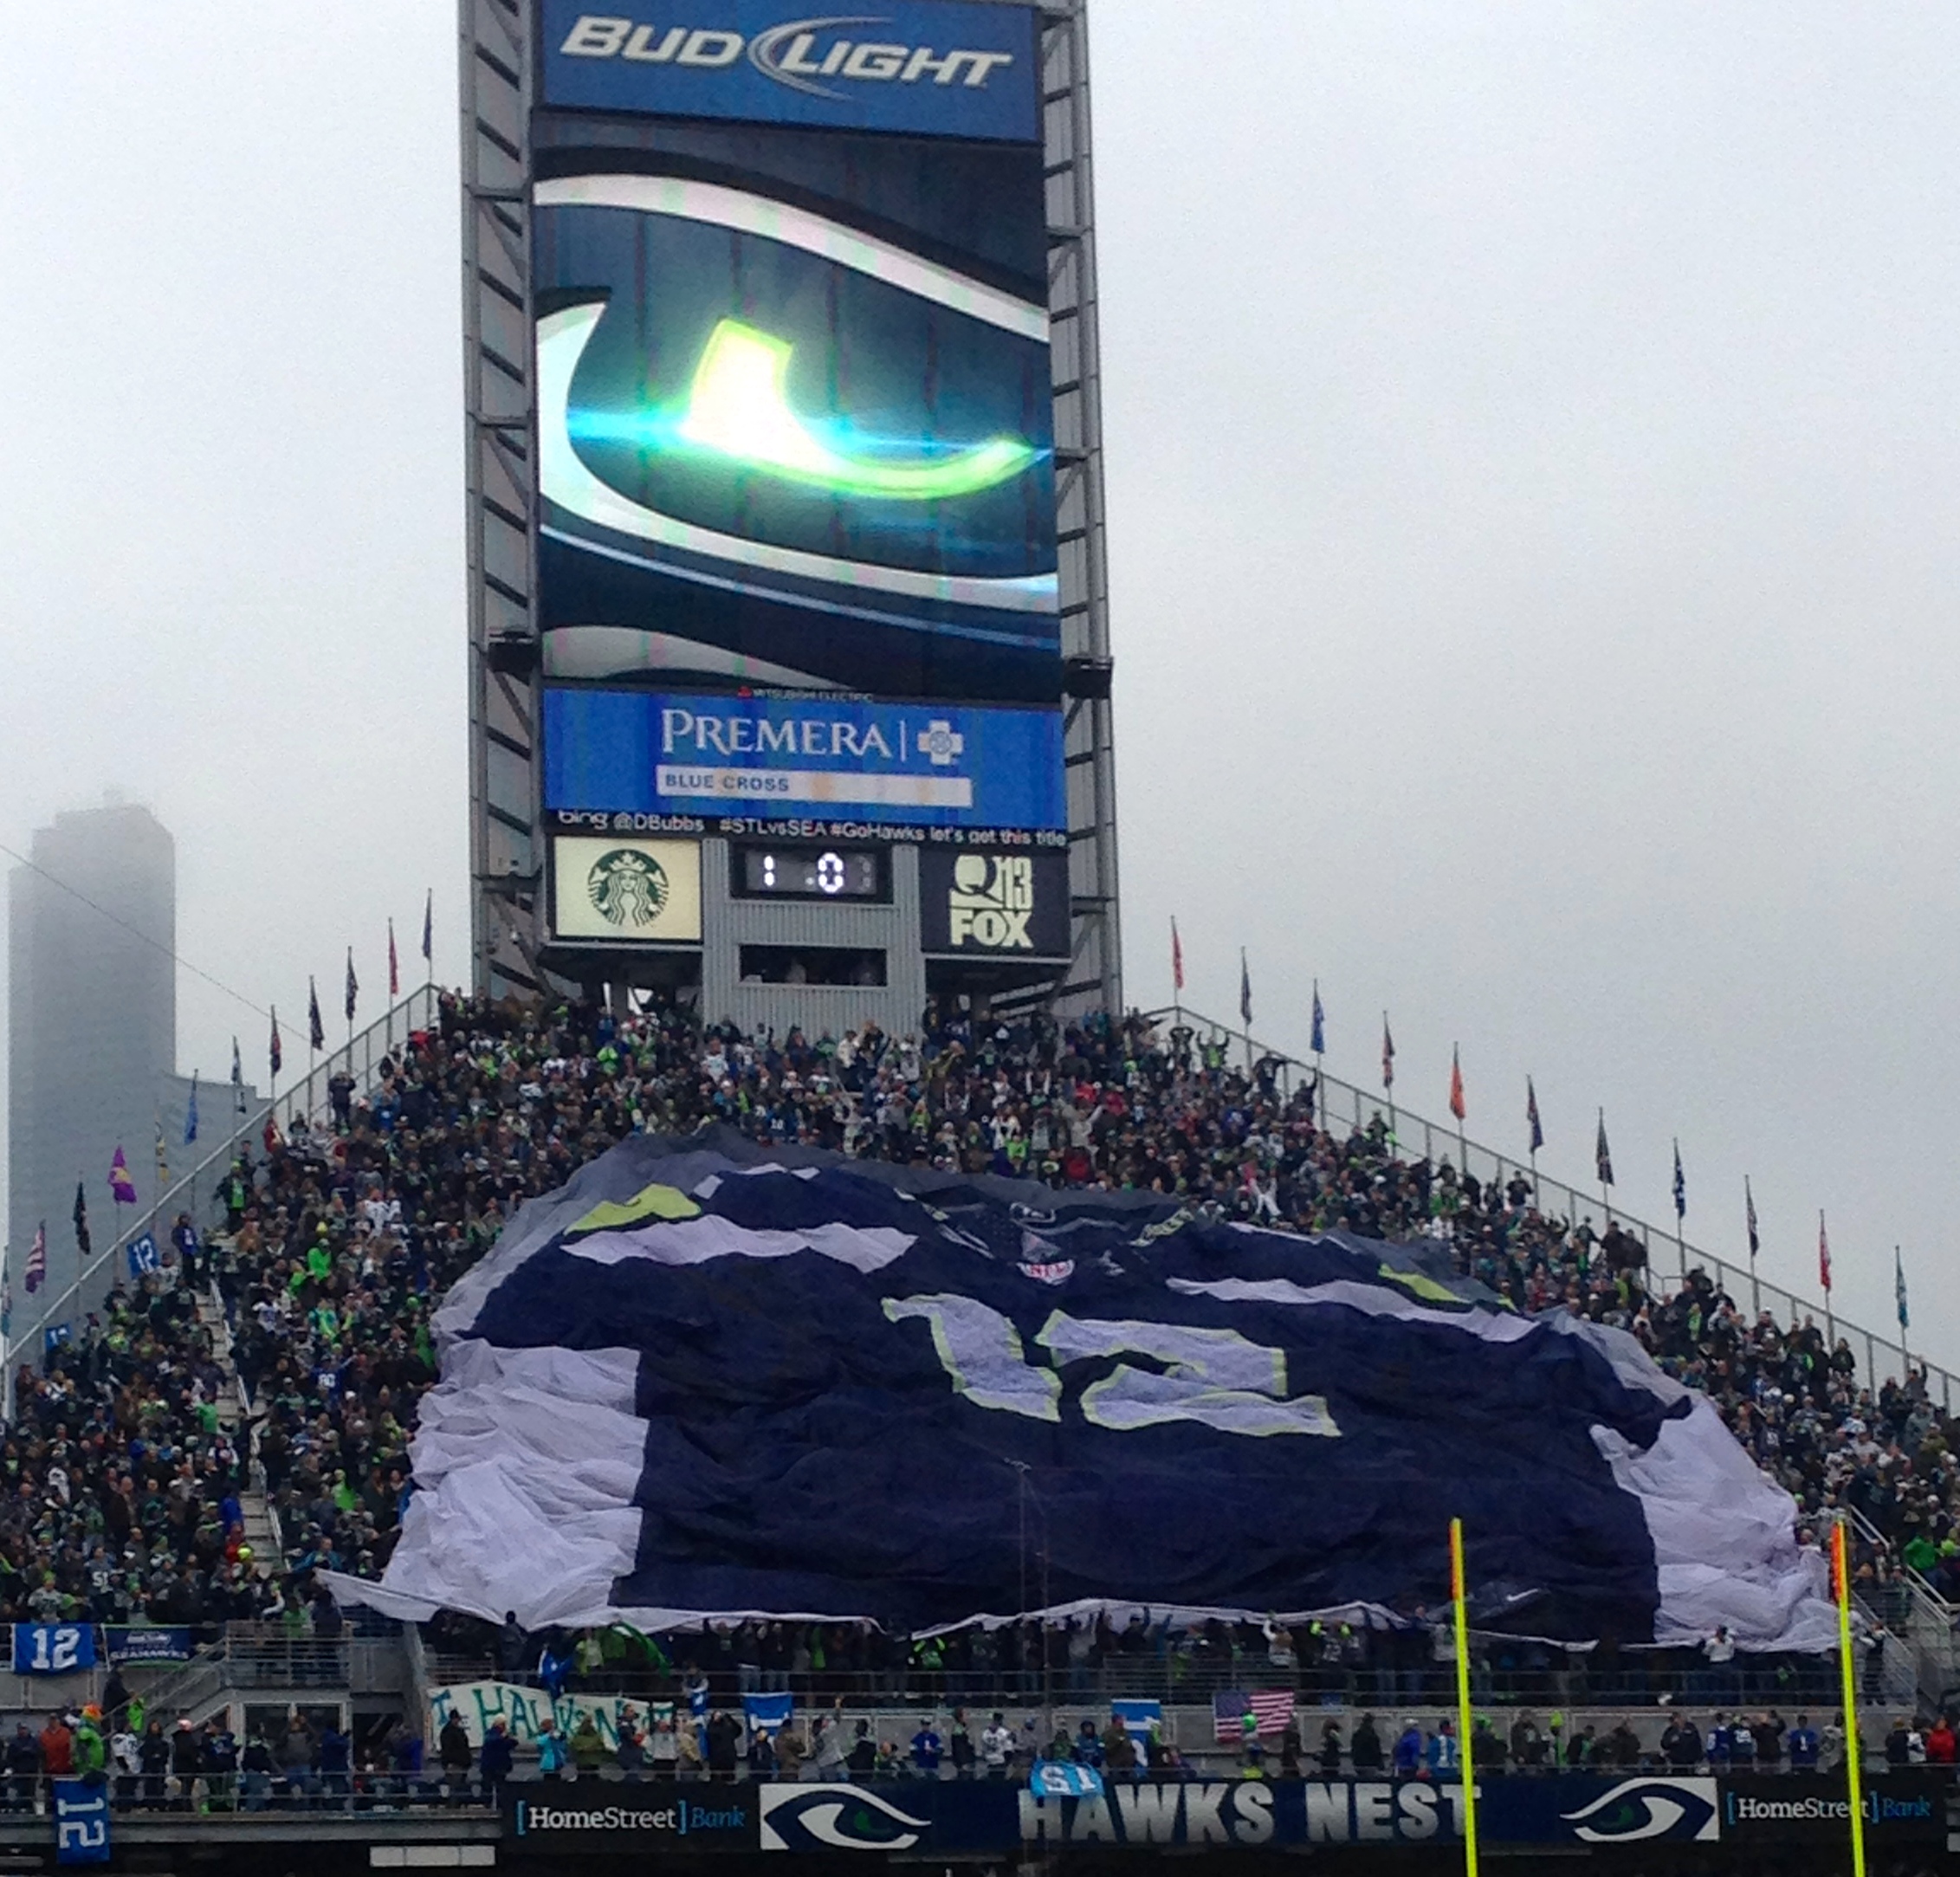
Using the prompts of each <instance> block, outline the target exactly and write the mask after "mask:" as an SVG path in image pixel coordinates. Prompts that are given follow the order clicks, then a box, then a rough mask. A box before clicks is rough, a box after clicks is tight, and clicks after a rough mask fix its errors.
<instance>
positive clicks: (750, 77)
mask: <svg viewBox="0 0 1960 1877" xmlns="http://www.w3.org/2000/svg"><path fill="white" fill-rule="evenodd" d="M807 11H808V10H807V9H806V8H804V9H799V8H798V7H796V6H795V5H793V4H789V5H786V4H785V3H784V0H695V3H694V4H693V5H691V6H689V7H688V8H686V9H684V10H682V12H681V13H676V12H674V11H673V10H671V9H665V8H663V9H662V10H660V11H659V12H658V14H656V13H655V12H654V10H652V9H650V8H647V7H641V8H638V9H637V10H636V9H634V8H632V7H626V8H619V7H605V6H594V5H592V3H591V0H545V4H544V7H543V9H542V10H541V14H540V33H541V45H540V51H541V54H542V68H543V74H544V87H543V101H544V102H545V103H546V104H547V105H553V106H569V107H575V108H582V109H587V110H599V111H618V112H633V113H653V114H656V115H659V116H664V117H708V118H733V119H736V120H741V121H743V122H747V123H764V124H767V123H776V124H824V125H834V126H843V127H845V128H849V129H853V130H871V131H904V132H909V133H913V134H915V135H923V136H928V137H963V138H1001V139H1010V140H1013V141H1019V142H1031V141H1033V140H1035V139H1038V138H1039V136H1040V134H1041V127H1040V117H1039V111H1040V99H1039V85H1040V70H1039V58H1038V41H1037V37H1036V33H1035V21H1034V12H1033V10H1032V8H1028V7H1015V6H991V5H985V6H976V5H971V4H961V3H959V0H881V3H880V4H879V5H878V6H877V8H876V9H875V10H872V11H870V12H868V13H867V12H858V13H856V14H852V15H851V16H836V15H832V16H830V17H828V18H821V19H812V18H808V17H802V16H799V15H803V14H807ZM656 20H657V21H658V23H656Z"/></svg>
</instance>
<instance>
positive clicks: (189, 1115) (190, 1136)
mask: <svg viewBox="0 0 1960 1877" xmlns="http://www.w3.org/2000/svg"><path fill="white" fill-rule="evenodd" d="M196 1139H197V1071H196V1070H195V1069H193V1070H192V1071H191V1099H190V1100H189V1102H187V1103H186V1104H184V1145H185V1146H186V1147H188V1146H190V1144H191V1142H193V1141H194V1140H196Z"/></svg>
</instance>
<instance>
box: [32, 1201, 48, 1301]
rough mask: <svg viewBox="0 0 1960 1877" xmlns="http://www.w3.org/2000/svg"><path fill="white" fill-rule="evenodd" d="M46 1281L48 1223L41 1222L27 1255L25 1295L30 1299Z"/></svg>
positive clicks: (45, 1221)
mask: <svg viewBox="0 0 1960 1877" xmlns="http://www.w3.org/2000/svg"><path fill="white" fill-rule="evenodd" d="M47 1281H48V1222H47V1220H42V1222H41V1226H40V1228H39V1229H38V1230H37V1231H36V1233H35V1234H34V1245H33V1248H32V1249H31V1250H30V1251H29V1252H28V1254H27V1294H28V1295H29V1297H32V1296H33V1295H34V1293H35V1292H36V1291H38V1290H39V1289H40V1288H41V1286H42V1285H43V1284H45V1283H46V1282H47Z"/></svg>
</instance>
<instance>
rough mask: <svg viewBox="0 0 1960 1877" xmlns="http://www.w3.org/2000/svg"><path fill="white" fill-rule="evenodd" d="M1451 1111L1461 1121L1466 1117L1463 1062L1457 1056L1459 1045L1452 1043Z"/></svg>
mask: <svg viewBox="0 0 1960 1877" xmlns="http://www.w3.org/2000/svg"><path fill="white" fill-rule="evenodd" d="M1450 1112H1451V1113H1452V1115H1454V1116H1456V1117H1457V1119H1458V1120H1459V1121H1461V1120H1462V1119H1463V1118H1464V1112H1465V1110H1464V1100H1463V1064H1462V1063H1461V1062H1460V1061H1459V1059H1458V1058H1457V1046H1456V1045H1455V1044H1454V1043H1452V1044H1451V1045H1450Z"/></svg>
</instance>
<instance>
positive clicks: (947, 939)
mask: <svg viewBox="0 0 1960 1877" xmlns="http://www.w3.org/2000/svg"><path fill="white" fill-rule="evenodd" d="M919 925H920V933H921V937H922V942H923V946H924V949H925V951H926V953H927V955H928V956H945V957H949V958H1003V959H1009V960H1012V959H1017V958H1024V959H1037V958H1051V959H1061V960H1066V958H1067V957H1068V955H1069V857H1068V856H1067V855H1066V854H1064V853H1054V852H1049V851H1044V852H1029V851H1020V852H1014V853H999V852H987V851H982V850H980V849H975V848H971V847H965V848H954V847H939V846H926V847H922V848H921V849H920V850H919Z"/></svg>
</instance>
